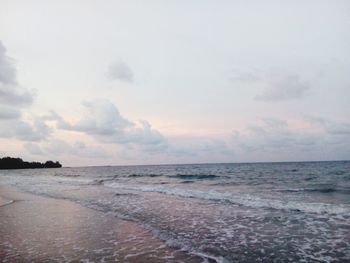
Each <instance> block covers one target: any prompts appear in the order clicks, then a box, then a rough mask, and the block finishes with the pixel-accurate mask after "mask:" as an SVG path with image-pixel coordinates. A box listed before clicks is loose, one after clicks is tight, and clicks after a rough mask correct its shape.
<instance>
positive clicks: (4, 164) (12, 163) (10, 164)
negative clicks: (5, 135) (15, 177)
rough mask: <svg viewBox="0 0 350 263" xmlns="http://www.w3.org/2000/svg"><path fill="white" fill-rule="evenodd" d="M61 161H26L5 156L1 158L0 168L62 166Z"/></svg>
mask: <svg viewBox="0 0 350 263" xmlns="http://www.w3.org/2000/svg"><path fill="white" fill-rule="evenodd" d="M61 167H62V165H61V164H60V163H59V162H53V161H47V162H45V163H40V162H25V161H23V160H22V159H21V158H11V157H4V158H0V169H34V168H61Z"/></svg>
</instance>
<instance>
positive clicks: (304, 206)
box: [104, 182, 350, 214]
mask: <svg viewBox="0 0 350 263" xmlns="http://www.w3.org/2000/svg"><path fill="white" fill-rule="evenodd" d="M104 185H105V186H107V187H111V188H114V189H124V190H136V191H142V192H157V193H163V194H167V195H175V196H180V197H188V198H197V199H205V200H214V201H228V202H231V203H234V204H238V205H244V206H248V207H253V208H273V209H281V210H296V211H302V212H308V213H317V214H323V213H328V214H350V206H349V205H345V204H344V205H335V204H325V203H301V202H297V201H281V200H276V199H266V198H261V197H258V196H253V195H250V194H241V193H240V194H232V193H227V192H218V191H215V190H207V191H202V190H194V189H188V188H180V187H174V186H169V185H140V184H121V183H116V182H108V183H104Z"/></svg>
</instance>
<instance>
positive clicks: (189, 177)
mask: <svg viewBox="0 0 350 263" xmlns="http://www.w3.org/2000/svg"><path fill="white" fill-rule="evenodd" d="M168 177H170V178H179V179H182V180H195V179H198V180H202V179H217V178H222V177H223V176H218V175H215V174H176V175H169V176H168ZM225 178H228V177H226V176H225Z"/></svg>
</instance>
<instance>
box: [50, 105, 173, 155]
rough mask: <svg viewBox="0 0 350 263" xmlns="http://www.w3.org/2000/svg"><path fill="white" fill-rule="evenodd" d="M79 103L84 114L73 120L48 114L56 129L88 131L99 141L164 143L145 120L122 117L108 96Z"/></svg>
mask: <svg viewBox="0 0 350 263" xmlns="http://www.w3.org/2000/svg"><path fill="white" fill-rule="evenodd" d="M83 106H84V108H85V110H86V114H85V116H83V117H82V118H81V119H80V120H79V121H77V122H76V123H74V124H70V123H68V122H66V121H65V120H64V119H63V118H62V117H61V116H59V115H58V114H56V113H54V112H52V113H51V116H48V118H51V119H53V120H56V121H57V128H59V129H65V130H72V131H78V132H82V133H85V134H88V135H92V136H94V137H95V138H96V139H97V140H98V141H99V142H102V143H116V144H134V145H139V146H143V147H144V149H149V150H150V151H151V150H152V148H159V147H161V146H162V147H166V144H167V143H166V139H165V137H164V136H163V135H162V134H161V133H160V132H159V131H157V130H155V129H153V128H152V127H151V125H150V124H149V123H148V122H147V121H140V122H139V123H134V122H132V121H130V120H128V119H126V118H125V117H123V116H122V115H121V114H120V112H119V110H118V109H117V108H116V107H115V105H114V104H113V103H112V102H110V101H109V100H104V99H98V100H94V101H86V102H83ZM146 146H147V147H146Z"/></svg>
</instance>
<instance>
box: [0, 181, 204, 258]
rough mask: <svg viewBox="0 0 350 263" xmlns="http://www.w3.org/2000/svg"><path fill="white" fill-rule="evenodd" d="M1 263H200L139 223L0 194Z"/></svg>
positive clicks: (76, 207) (72, 205)
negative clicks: (89, 262)
mask: <svg viewBox="0 0 350 263" xmlns="http://www.w3.org/2000/svg"><path fill="white" fill-rule="evenodd" d="M0 194H1V196H2V198H0V204H2V205H4V204H6V203H8V200H11V199H12V200H19V201H16V202H14V203H12V204H11V205H5V206H1V207H0V261H1V262H42V261H47V260H48V261H50V262H71V261H73V262H77V261H78V262H79V261H85V262H88V261H97V262H103V261H105V262H108V261H122V262H164V261H167V262H180V261H185V262H198V260H199V258H197V257H196V256H193V255H189V254H185V253H184V252H181V251H176V250H175V249H172V248H170V247H168V246H166V245H165V244H164V243H163V242H162V241H161V240H159V239H157V238H155V237H154V236H152V234H151V233H150V232H149V231H146V230H144V229H142V228H141V227H140V226H139V225H137V224H136V223H134V222H130V221H126V220H121V219H117V218H115V217H113V216H112V215H108V214H105V213H101V212H97V211H94V210H91V209H87V208H84V207H81V206H80V205H78V204H75V203H73V202H70V201H66V200H58V199H52V198H44V197H38V196H35V195H30V194H24V193H20V192H18V191H16V190H14V189H10V188H4V187H1V188H0Z"/></svg>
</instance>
